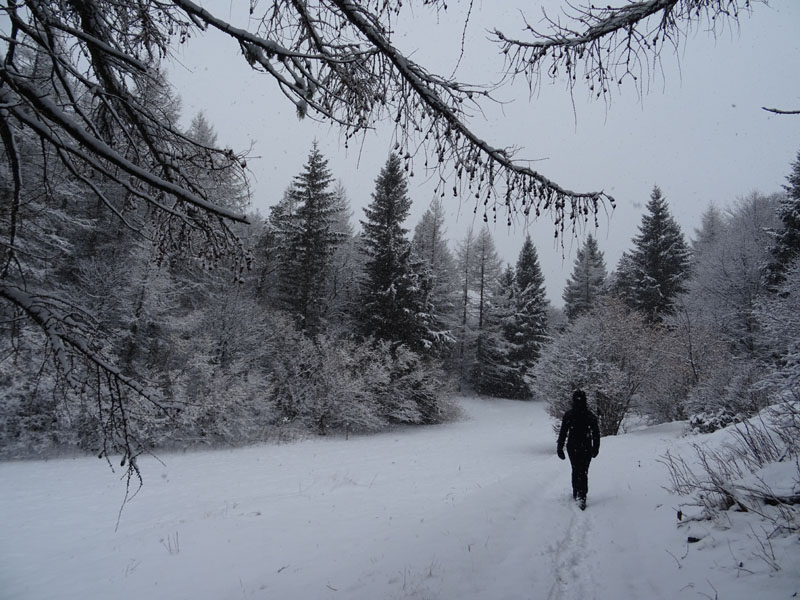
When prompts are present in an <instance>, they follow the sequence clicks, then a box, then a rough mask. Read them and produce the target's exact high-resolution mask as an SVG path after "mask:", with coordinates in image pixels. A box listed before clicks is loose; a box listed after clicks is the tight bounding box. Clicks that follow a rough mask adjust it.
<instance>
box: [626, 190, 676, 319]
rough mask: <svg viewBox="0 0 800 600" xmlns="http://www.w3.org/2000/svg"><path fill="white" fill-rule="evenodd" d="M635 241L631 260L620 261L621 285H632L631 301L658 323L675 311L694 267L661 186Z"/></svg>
mask: <svg viewBox="0 0 800 600" xmlns="http://www.w3.org/2000/svg"><path fill="white" fill-rule="evenodd" d="M633 243H634V250H633V252H632V253H631V254H630V263H623V262H622V261H620V265H619V266H618V268H617V271H618V276H617V277H618V281H617V285H621V286H626V285H628V286H630V287H629V288H628V289H627V290H624V292H625V298H626V300H627V302H628V304H629V305H630V306H631V307H633V308H635V309H636V310H639V311H641V312H642V313H643V314H644V315H646V316H647V318H648V320H649V321H651V322H654V323H657V322H660V321H661V320H662V319H663V317H664V316H665V315H668V314H671V313H672V312H673V310H674V306H673V304H674V302H675V298H676V297H677V296H678V295H679V294H681V293H683V292H684V291H685V290H686V281H687V279H688V277H689V274H690V268H691V251H690V250H689V247H688V245H687V244H686V241H685V240H684V237H683V233H682V232H681V229H680V227H679V226H678V224H677V222H676V221H675V219H674V218H673V217H672V215H671V214H670V212H669V207H668V206H667V201H666V199H665V198H664V197H663V196H662V194H661V189H660V188H659V187H658V186H655V187H654V188H653V192H652V194H651V195H650V201H649V202H648V203H647V213H646V214H645V215H643V216H642V222H641V224H640V225H639V234H638V235H637V236H636V237H635V238H634V239H633ZM623 282H624V283H623Z"/></svg>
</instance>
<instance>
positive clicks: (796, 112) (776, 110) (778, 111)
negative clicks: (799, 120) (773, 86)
mask: <svg viewBox="0 0 800 600" xmlns="http://www.w3.org/2000/svg"><path fill="white" fill-rule="evenodd" d="M761 110H765V111H767V112H771V113H775V114H776V115H800V110H781V109H779V108H767V107H766V106H762V107H761Z"/></svg>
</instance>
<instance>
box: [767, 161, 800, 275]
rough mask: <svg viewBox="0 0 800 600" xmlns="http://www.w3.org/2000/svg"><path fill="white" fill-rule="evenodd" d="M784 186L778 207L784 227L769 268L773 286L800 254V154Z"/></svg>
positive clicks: (777, 240)
mask: <svg viewBox="0 0 800 600" xmlns="http://www.w3.org/2000/svg"><path fill="white" fill-rule="evenodd" d="M786 179H787V181H788V182H789V185H786V186H784V189H785V190H786V197H785V198H783V199H782V200H781V203H780V206H779V207H778V216H779V217H780V219H781V221H782V222H783V227H782V228H781V229H780V230H779V231H778V233H777V236H776V240H775V246H774V247H773V249H772V255H773V260H772V262H771V263H770V266H769V280H770V284H772V285H773V286H775V285H779V284H781V283H782V282H783V281H784V280H785V279H786V275H785V273H786V271H787V270H788V269H789V268H790V267H791V266H792V264H793V263H794V262H795V261H796V260H797V255H798V254H799V253H800V152H798V153H797V160H795V161H794V162H793V163H792V172H791V173H790V174H789V176H788V177H787V178H786Z"/></svg>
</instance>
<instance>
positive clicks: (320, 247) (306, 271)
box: [274, 142, 344, 332]
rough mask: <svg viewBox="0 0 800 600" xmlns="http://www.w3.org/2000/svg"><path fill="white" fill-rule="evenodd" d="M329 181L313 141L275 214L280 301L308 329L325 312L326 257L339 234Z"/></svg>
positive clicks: (314, 327)
mask: <svg viewBox="0 0 800 600" xmlns="http://www.w3.org/2000/svg"><path fill="white" fill-rule="evenodd" d="M332 181H333V177H332V176H331V173H330V171H329V170H328V161H326V160H325V158H323V156H322V154H321V153H320V152H319V150H318V149H317V144H316V142H314V145H313V146H312V148H311V152H310V154H309V156H308V162H307V163H306V164H305V166H304V167H303V172H302V173H301V174H300V175H298V176H297V177H295V180H294V182H293V183H292V186H291V188H290V189H289V192H288V195H287V196H288V197H287V198H285V200H286V204H287V206H285V207H282V208H281V209H280V210H278V211H276V213H275V215H274V216H275V217H276V218H278V219H279V221H278V222H279V239H280V242H281V244H282V246H283V251H282V255H281V257H280V288H281V289H280V294H281V300H282V302H283V306H284V307H285V308H286V309H288V310H290V311H291V312H293V313H294V314H295V315H297V316H298V318H299V322H300V326H301V328H302V329H305V330H308V331H311V332H316V331H317V330H318V329H319V327H320V324H321V321H322V319H323V317H324V316H325V313H326V291H325V288H326V280H327V277H328V274H329V268H330V262H331V256H332V255H333V253H334V251H335V250H336V248H337V246H338V245H339V244H340V243H341V242H342V240H343V238H344V234H343V233H341V232H337V231H335V230H334V229H333V226H332V224H333V223H334V222H336V221H337V219H339V216H338V213H339V212H341V205H337V200H336V197H335V195H334V193H333V191H332V190H331V189H330V185H331V182H332ZM292 207H293V208H294V210H293V211H292V210H291V208H292Z"/></svg>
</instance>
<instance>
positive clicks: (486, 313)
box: [472, 227, 513, 396]
mask: <svg viewBox="0 0 800 600" xmlns="http://www.w3.org/2000/svg"><path fill="white" fill-rule="evenodd" d="M475 256H476V264H475V266H476V273H475V277H474V281H475V284H476V289H475V292H476V301H477V312H478V315H477V325H476V333H477V338H476V341H475V359H474V362H473V368H472V384H473V386H474V388H475V390H476V391H478V392H480V393H482V394H489V395H492V396H497V395H499V393H500V390H501V388H502V380H503V379H504V377H505V374H506V373H505V369H504V368H503V366H502V364H500V361H501V358H502V356H503V355H504V353H503V352H502V348H504V347H505V344H504V343H503V340H502V315H503V313H502V308H505V307H506V306H507V303H506V302H504V300H505V298H506V297H507V296H505V295H504V292H505V291H506V290H504V289H502V288H501V287H500V285H499V282H500V278H501V273H502V268H503V265H502V262H501V261H500V258H499V257H498V255H497V250H496V249H495V246H494V240H493V239H492V236H491V233H489V230H488V228H486V227H484V228H483V229H482V230H481V232H480V233H479V234H478V238H477V240H476V242H475ZM512 281H513V275H512Z"/></svg>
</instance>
